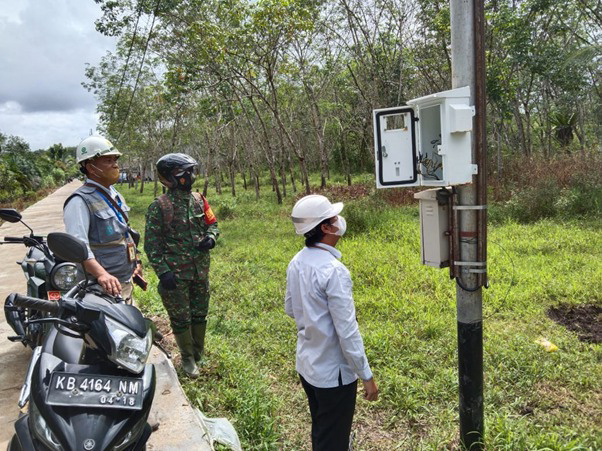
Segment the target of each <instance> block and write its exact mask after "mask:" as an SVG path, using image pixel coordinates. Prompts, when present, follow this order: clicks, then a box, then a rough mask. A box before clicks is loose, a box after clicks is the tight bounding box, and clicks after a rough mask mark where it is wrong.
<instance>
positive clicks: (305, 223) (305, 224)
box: [291, 194, 343, 235]
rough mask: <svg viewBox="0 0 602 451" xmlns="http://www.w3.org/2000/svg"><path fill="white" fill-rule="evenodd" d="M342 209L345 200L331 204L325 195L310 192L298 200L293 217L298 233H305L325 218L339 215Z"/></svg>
mask: <svg viewBox="0 0 602 451" xmlns="http://www.w3.org/2000/svg"><path fill="white" fill-rule="evenodd" d="M342 210H343V202H337V203H335V204H331V203H330V201H329V200H328V199H327V198H326V197H324V196H321V195H319V194H310V195H309V196H305V197H303V198H301V199H299V200H298V201H297V203H296V204H295V206H294V207H293V212H292V214H291V218H292V220H293V225H294V226H295V231H296V232H297V235H304V234H305V233H307V232H309V231H310V230H311V229H313V228H314V227H315V226H317V225H318V224H320V223H321V222H322V221H324V220H325V219H328V218H332V217H334V216H336V215H338V214H339V213H340V212H341V211H342Z"/></svg>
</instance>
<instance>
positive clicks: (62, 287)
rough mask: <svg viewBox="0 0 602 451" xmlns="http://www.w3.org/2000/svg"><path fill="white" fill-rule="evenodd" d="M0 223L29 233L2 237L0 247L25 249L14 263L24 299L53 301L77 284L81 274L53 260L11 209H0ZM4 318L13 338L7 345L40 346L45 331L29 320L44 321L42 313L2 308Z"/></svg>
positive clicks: (18, 308) (37, 236)
mask: <svg viewBox="0 0 602 451" xmlns="http://www.w3.org/2000/svg"><path fill="white" fill-rule="evenodd" d="M0 219H2V220H4V221H7V222H11V223H16V222H21V223H22V224H23V225H25V227H27V228H28V229H29V230H30V231H31V233H30V235H29V236H22V237H11V236H7V237H4V240H3V241H0V244H15V243H17V244H24V245H25V247H27V252H26V254H25V258H24V259H23V260H22V261H20V262H17V264H18V265H20V266H21V269H22V270H23V274H24V276H25V279H26V280H27V295H28V296H31V297H35V298H42V299H48V300H51V301H57V300H58V299H60V297H61V295H62V294H64V293H66V292H67V291H68V290H69V289H71V288H72V287H73V286H74V285H75V284H76V283H77V282H78V281H79V280H81V277H82V275H81V273H80V272H79V271H78V269H77V266H76V265H75V264H73V263H72V262H66V261H64V260H62V259H60V258H57V256H56V255H54V254H53V253H52V252H51V251H50V249H49V248H48V245H47V244H46V241H45V239H44V237H43V236H40V235H35V234H34V232H33V230H32V229H31V228H30V227H29V226H28V225H27V224H25V223H24V222H23V221H22V217H21V214H20V213H19V212H17V211H16V210H14V209H0ZM4 315H5V316H6V320H7V322H8V324H9V325H10V326H11V328H12V329H13V330H14V332H15V333H16V336H13V337H9V340H11V341H18V342H21V343H23V346H30V347H31V348H32V349H34V348H35V347H36V346H39V345H40V344H41V343H42V338H43V336H44V334H45V333H46V331H47V327H44V324H43V323H37V322H32V320H36V319H40V318H42V317H44V315H45V314H44V312H41V311H39V310H35V309H26V308H22V307H16V306H14V305H11V304H9V303H5V304H4Z"/></svg>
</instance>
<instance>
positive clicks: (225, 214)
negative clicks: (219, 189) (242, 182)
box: [215, 199, 236, 221]
mask: <svg viewBox="0 0 602 451" xmlns="http://www.w3.org/2000/svg"><path fill="white" fill-rule="evenodd" d="M215 210H216V211H215V215H216V216H217V219H218V221H219V220H222V219H232V218H233V217H234V213H235V211H236V201H235V200H234V199H221V200H220V202H219V203H218V204H217V207H216V209H215Z"/></svg>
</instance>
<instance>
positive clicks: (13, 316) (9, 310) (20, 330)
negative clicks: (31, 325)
mask: <svg viewBox="0 0 602 451" xmlns="http://www.w3.org/2000/svg"><path fill="white" fill-rule="evenodd" d="M14 308H17V307H15V306H14V305H13V304H12V303H11V302H9V298H6V301H4V316H5V317H6V322H7V323H8V324H9V326H10V327H11V328H12V330H14V331H15V333H16V334H17V335H20V336H22V337H23V336H25V328H24V327H23V322H22V321H21V316H20V315H19V310H13V309H14Z"/></svg>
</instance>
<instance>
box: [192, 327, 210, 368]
mask: <svg viewBox="0 0 602 451" xmlns="http://www.w3.org/2000/svg"><path fill="white" fill-rule="evenodd" d="M190 330H191V331H192V341H193V343H194V344H193V347H194V360H195V362H196V363H197V364H199V363H200V362H201V361H202V359H203V352H204V350H205V332H206V331H207V323H206V322H204V323H200V324H193V325H192V326H191V327H190Z"/></svg>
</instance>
